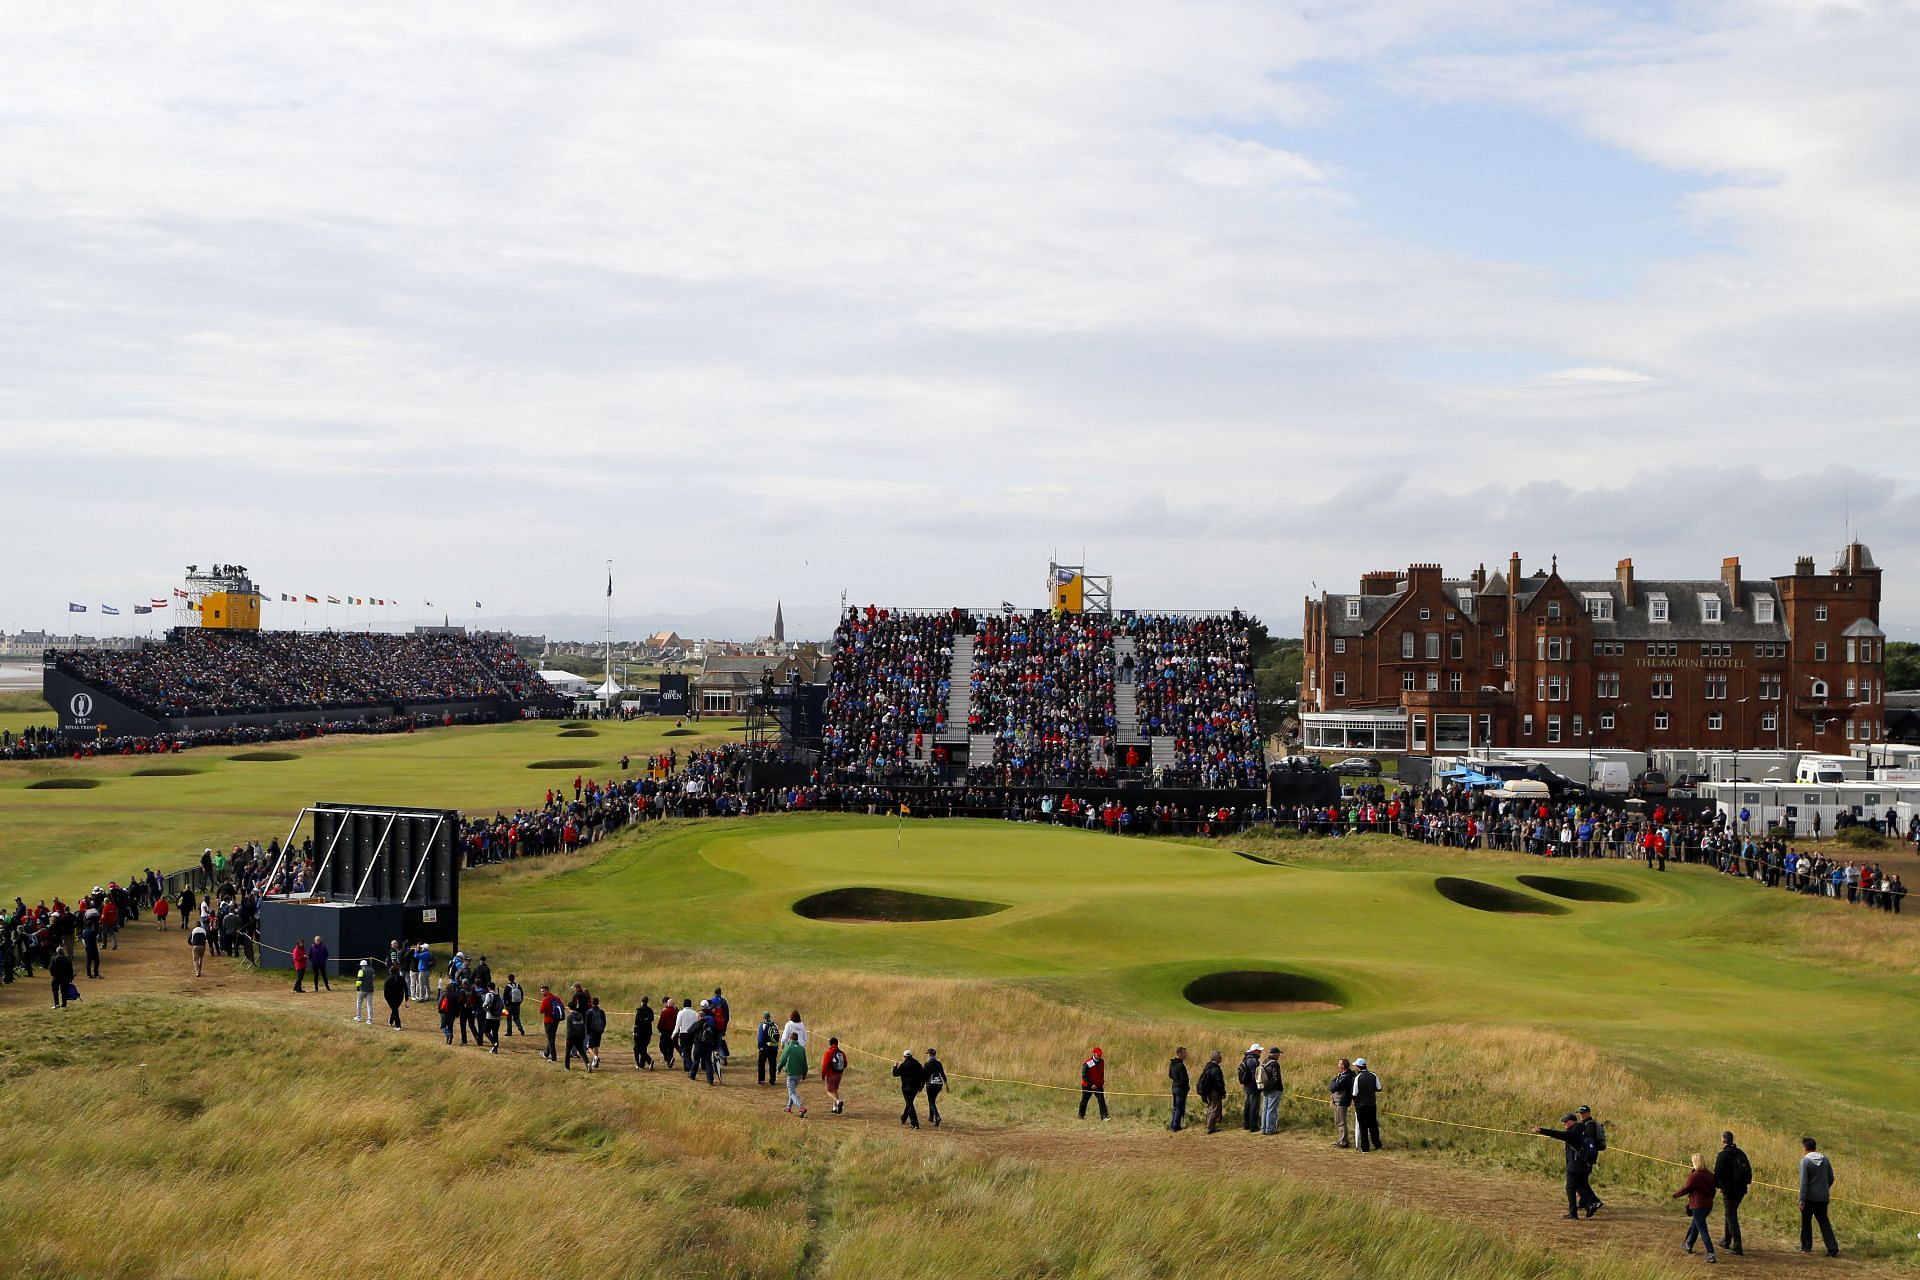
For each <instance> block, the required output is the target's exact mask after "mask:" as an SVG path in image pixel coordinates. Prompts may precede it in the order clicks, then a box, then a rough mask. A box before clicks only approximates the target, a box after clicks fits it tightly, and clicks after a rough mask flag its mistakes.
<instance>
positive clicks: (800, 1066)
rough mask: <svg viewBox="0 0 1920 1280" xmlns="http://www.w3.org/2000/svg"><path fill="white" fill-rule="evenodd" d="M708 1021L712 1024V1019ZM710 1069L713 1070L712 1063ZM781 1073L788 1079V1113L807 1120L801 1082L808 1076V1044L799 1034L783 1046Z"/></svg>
mask: <svg viewBox="0 0 1920 1280" xmlns="http://www.w3.org/2000/svg"><path fill="white" fill-rule="evenodd" d="M707 1021H708V1023H709V1025H711V1023H712V1019H711V1018H709V1019H707ZM708 1070H712V1067H711V1065H709V1067H708ZM780 1074H781V1075H783V1076H785V1077H786V1079H787V1114H788V1115H792V1114H794V1113H795V1112H798V1113H799V1116H800V1118H801V1119H802V1120H805V1119H806V1118H807V1107H806V1104H805V1103H803V1102H801V1101H800V1082H801V1081H802V1080H804V1079H806V1076H807V1046H805V1045H803V1044H801V1043H800V1037H799V1036H788V1037H787V1043H786V1044H785V1045H784V1046H783V1047H782V1048H781V1050H780ZM709 1083H711V1081H709Z"/></svg>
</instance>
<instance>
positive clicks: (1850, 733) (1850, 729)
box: [1847, 720, 1853, 738]
mask: <svg viewBox="0 0 1920 1280" xmlns="http://www.w3.org/2000/svg"><path fill="white" fill-rule="evenodd" d="M1847 736H1848V737H1849V738H1851V737H1852V736H1853V721H1851V720H1849V721H1847Z"/></svg>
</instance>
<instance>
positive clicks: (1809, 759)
mask: <svg viewBox="0 0 1920 1280" xmlns="http://www.w3.org/2000/svg"><path fill="white" fill-rule="evenodd" d="M1863 763H1864V762H1862V761H1858V760H1855V759H1854V758H1853V757H1851V756H1801V757H1800V763H1799V764H1797V765H1795V766H1794V769H1793V780H1794V782H1796V783H1803V782H1811V783H1814V784H1816V785H1820V786H1831V785H1832V784H1834V783H1837V782H1845V781H1846V780H1847V771H1848V769H1849V768H1853V769H1861V766H1862V764H1863ZM1862 771H1863V772H1864V770H1862Z"/></svg>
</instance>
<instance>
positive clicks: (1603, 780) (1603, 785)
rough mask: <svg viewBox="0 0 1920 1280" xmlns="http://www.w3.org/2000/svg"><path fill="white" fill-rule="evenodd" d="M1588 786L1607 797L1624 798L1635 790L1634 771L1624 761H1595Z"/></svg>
mask: <svg viewBox="0 0 1920 1280" xmlns="http://www.w3.org/2000/svg"><path fill="white" fill-rule="evenodd" d="M1587 785H1588V786H1590V787H1592V788H1593V790H1595V791H1597V792H1599V793H1600V794H1601V795H1607V796H1623V795H1626V794H1627V792H1629V791H1631V790H1633V770H1631V769H1629V768H1627V765H1626V762H1625V761H1624V760H1595V761H1594V762H1593V777H1592V778H1591V779H1590V780H1589V781H1588V784H1587Z"/></svg>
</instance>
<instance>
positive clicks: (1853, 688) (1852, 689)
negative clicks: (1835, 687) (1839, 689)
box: [1847, 680, 1860, 698]
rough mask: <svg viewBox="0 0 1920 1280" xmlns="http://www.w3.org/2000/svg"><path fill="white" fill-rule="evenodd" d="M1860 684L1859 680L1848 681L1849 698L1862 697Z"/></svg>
mask: <svg viewBox="0 0 1920 1280" xmlns="http://www.w3.org/2000/svg"><path fill="white" fill-rule="evenodd" d="M1859 683H1860V682H1859V681H1857V680H1849V681H1847V696H1848V697H1849V698H1857V697H1859V696H1860V690H1859V688H1858V686H1859Z"/></svg>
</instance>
